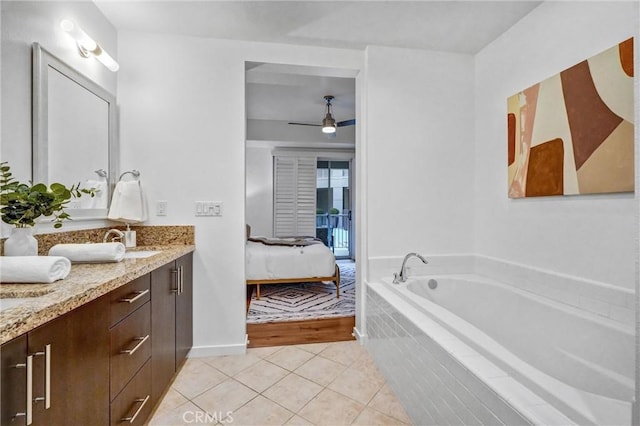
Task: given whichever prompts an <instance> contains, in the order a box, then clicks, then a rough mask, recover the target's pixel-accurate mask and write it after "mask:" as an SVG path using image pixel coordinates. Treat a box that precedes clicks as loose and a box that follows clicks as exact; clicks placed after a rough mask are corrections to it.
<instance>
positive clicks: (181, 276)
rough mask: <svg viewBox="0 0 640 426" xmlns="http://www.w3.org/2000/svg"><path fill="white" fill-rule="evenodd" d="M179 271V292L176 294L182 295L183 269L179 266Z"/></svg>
mask: <svg viewBox="0 0 640 426" xmlns="http://www.w3.org/2000/svg"><path fill="white" fill-rule="evenodd" d="M179 270H180V291H179V292H178V294H182V292H183V291H184V267H182V266H180V268H179Z"/></svg>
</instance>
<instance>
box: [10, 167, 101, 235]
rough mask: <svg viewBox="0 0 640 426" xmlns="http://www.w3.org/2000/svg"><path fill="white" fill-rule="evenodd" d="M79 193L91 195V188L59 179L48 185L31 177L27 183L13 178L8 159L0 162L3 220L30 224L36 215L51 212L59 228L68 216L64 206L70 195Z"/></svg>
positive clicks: (48, 214) (32, 223)
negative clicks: (34, 181) (34, 180)
mask: <svg viewBox="0 0 640 426" xmlns="http://www.w3.org/2000/svg"><path fill="white" fill-rule="evenodd" d="M82 194H89V195H91V196H92V197H93V196H94V194H95V191H94V190H93V189H82V188H80V183H78V184H76V185H72V186H71V187H70V188H67V187H65V186H64V185H62V184H61V183H52V184H51V185H50V186H49V187H47V185H45V184H44V183H36V184H33V182H31V181H29V185H27V184H25V183H20V182H18V181H17V180H15V179H14V178H13V176H12V174H11V168H10V167H9V166H8V163H7V162H6V161H4V162H1V163H0V206H2V208H1V209H0V214H1V215H2V221H3V222H4V223H8V224H10V225H14V226H16V227H17V228H26V227H28V226H34V225H35V224H36V222H35V221H36V219H37V218H39V217H40V216H53V220H52V221H53V222H54V225H53V227H54V228H60V227H61V226H62V221H63V220H65V219H67V220H70V218H71V216H70V215H69V214H68V213H67V212H65V210H64V209H65V207H66V206H67V204H68V203H69V201H70V200H71V198H72V197H73V198H79V197H81V196H82Z"/></svg>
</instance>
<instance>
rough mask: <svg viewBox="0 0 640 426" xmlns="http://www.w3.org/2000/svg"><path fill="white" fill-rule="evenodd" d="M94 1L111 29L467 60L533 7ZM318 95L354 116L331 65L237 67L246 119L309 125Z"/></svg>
mask: <svg viewBox="0 0 640 426" xmlns="http://www.w3.org/2000/svg"><path fill="white" fill-rule="evenodd" d="M94 3H95V4H96V5H97V6H98V8H99V9H100V10H101V11H102V12H103V14H104V15H105V16H106V17H107V19H109V21H111V22H112V24H113V25H114V26H115V27H116V28H117V29H118V30H120V29H129V30H139V31H147V32H158V33H169V34H178V35H189V36H199V37H211V38H221V39H233V40H248V41H262V42H274V43H286V44H297V45H308V46H325V47H335V48H349V49H364V48H365V47H366V46H367V45H378V46H393V47H408V48H417V49H429V50H440V51H448V52H459V53H468V54H474V53H476V52H478V51H479V50H481V49H482V48H483V47H484V46H486V45H487V44H489V43H490V42H491V41H492V40H494V39H495V38H496V37H498V36H499V35H500V34H502V33H503V32H504V31H506V30H507V29H508V28H510V27H511V26H512V25H513V24H515V23H516V22H517V21H518V20H520V19H521V18H522V17H523V16H525V15H526V14H527V13H529V12H530V11H531V10H532V9H533V8H535V7H536V6H538V5H539V4H540V3H541V2H539V1H518V0H517V1H452V0H449V1H398V0H393V1H323V0H316V1H270V0H265V1H243V0H237V1H216V0H209V1H188V0H176V1H149V0H145V1H135V0H134V1H131V0H128V1H117V0H94ZM325 95H333V96H335V100H334V102H333V112H334V118H335V119H336V120H337V121H342V120H347V119H351V118H354V117H355V80H354V78H353V75H346V74H344V72H343V71H342V72H341V71H340V70H335V69H323V68H311V67H300V66H285V65H273V64H258V63H253V64H247V117H248V118H249V119H258V120H279V121H298V122H308V123H319V122H320V121H321V120H322V117H323V115H324V99H323V96H325ZM285 128H287V127H285ZM311 129H316V128H313V127H311V128H309V130H311ZM298 130H299V129H298ZM317 131H318V132H320V130H317Z"/></svg>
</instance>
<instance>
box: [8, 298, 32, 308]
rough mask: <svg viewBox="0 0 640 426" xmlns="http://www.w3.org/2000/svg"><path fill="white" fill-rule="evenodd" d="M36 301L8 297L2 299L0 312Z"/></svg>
mask: <svg viewBox="0 0 640 426" xmlns="http://www.w3.org/2000/svg"><path fill="white" fill-rule="evenodd" d="M31 300H34V297H6V298H2V299H0V311H4V310H5V309H9V308H13V307H14V306H19V305H22V304H23V303H26V302H29V301H31Z"/></svg>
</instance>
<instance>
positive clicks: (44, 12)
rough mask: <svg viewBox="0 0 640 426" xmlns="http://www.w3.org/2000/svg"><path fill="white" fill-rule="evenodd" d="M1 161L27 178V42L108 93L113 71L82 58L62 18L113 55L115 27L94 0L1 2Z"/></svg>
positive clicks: (114, 84) (112, 86) (113, 87)
mask: <svg viewBox="0 0 640 426" xmlns="http://www.w3.org/2000/svg"><path fill="white" fill-rule="evenodd" d="M0 8H1V10H2V25H1V26H2V29H1V32H2V49H1V50H2V56H1V58H2V92H1V93H2V114H1V115H2V133H1V134H2V147H1V149H2V151H1V155H0V158H2V161H9V162H10V165H11V168H12V171H13V172H14V175H15V176H16V177H17V178H18V179H20V180H28V179H31V44H32V43H34V42H38V43H40V45H42V47H43V48H45V49H47V50H48V51H49V52H51V53H52V54H53V55H55V56H57V57H58V58H60V59H61V60H62V61H64V62H66V63H67V64H68V65H70V66H71V67H73V68H75V69H76V70H78V71H79V72H81V73H82V74H84V75H85V76H87V77H88V78H89V79H91V80H93V81H95V82H96V83H98V84H99V85H100V86H102V87H104V88H105V89H106V90H108V91H109V92H111V93H113V94H115V93H116V91H117V77H116V74H115V73H113V72H111V71H109V70H108V69H107V68H105V67H104V66H103V65H102V64H101V63H100V62H98V61H96V60H95V59H93V58H88V59H86V58H82V57H81V56H80V55H79V54H78V48H77V47H76V45H75V43H74V42H73V41H72V40H71V39H70V37H69V36H68V35H67V34H66V33H65V32H64V31H62V30H61V29H60V21H61V20H62V19H64V18H70V19H72V20H73V21H74V22H76V23H77V24H78V25H80V26H81V27H82V28H83V29H84V30H85V32H87V34H89V35H90V36H91V37H93V38H94V39H95V40H96V41H97V42H98V43H100V45H101V46H102V47H103V48H104V49H105V50H106V51H107V52H109V54H110V55H111V56H112V57H113V58H115V59H116V60H117V58H118V50H117V32H116V30H115V28H114V27H113V25H111V23H110V22H109V21H107V19H106V18H105V17H104V15H102V12H100V10H98V8H97V7H96V6H95V4H93V3H92V2H71V1H70V2H57V1H56V2H52V1H42V2H40V1H33V2H32V1H2V2H1V3H0Z"/></svg>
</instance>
